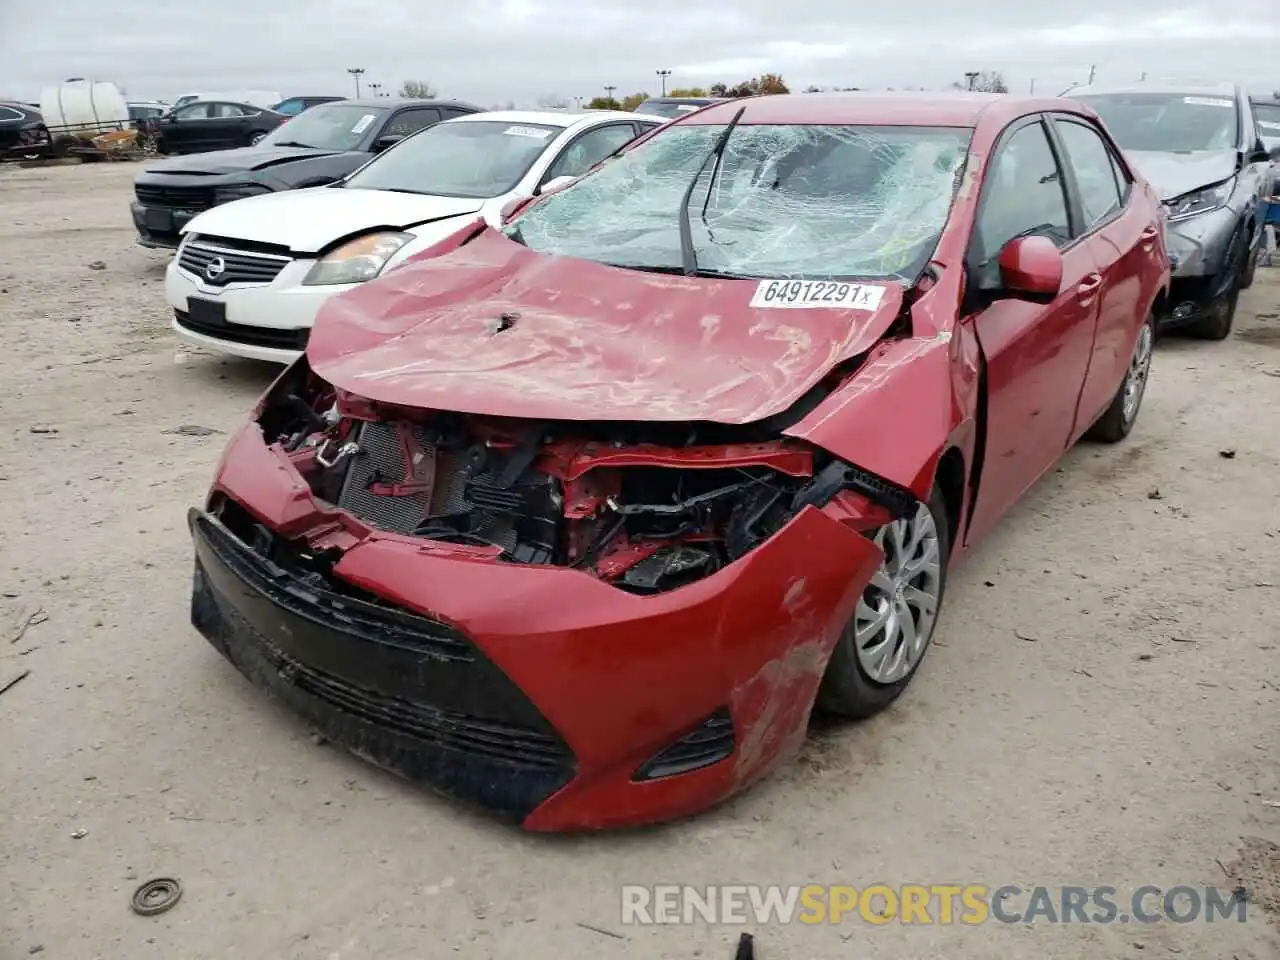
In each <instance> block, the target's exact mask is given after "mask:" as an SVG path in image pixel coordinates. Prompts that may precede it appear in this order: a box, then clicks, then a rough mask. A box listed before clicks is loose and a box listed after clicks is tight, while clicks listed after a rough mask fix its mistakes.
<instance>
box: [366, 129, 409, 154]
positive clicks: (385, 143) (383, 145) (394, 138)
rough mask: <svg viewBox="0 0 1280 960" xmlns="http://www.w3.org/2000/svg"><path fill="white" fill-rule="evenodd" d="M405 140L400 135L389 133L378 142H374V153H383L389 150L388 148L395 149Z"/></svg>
mask: <svg viewBox="0 0 1280 960" xmlns="http://www.w3.org/2000/svg"><path fill="white" fill-rule="evenodd" d="M403 139H404V137H402V136H401V135H400V134H398V133H389V134H387V135H386V136H385V137H379V138H378V139H377V140H375V141H373V152H374V153H381V152H382V151H383V150H385V149H387V147H394V146H395V145H396V144H397V143H399V142H400V141H401V140H403Z"/></svg>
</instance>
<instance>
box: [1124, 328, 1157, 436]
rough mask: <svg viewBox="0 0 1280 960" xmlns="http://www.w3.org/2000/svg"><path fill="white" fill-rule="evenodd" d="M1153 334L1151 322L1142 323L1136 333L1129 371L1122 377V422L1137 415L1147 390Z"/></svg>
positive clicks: (1153, 341)
mask: <svg viewBox="0 0 1280 960" xmlns="http://www.w3.org/2000/svg"><path fill="white" fill-rule="evenodd" d="M1154 343H1155V336H1154V335H1153V334H1152V332H1151V324H1149V323H1144V324H1143V325H1142V330H1141V331H1140V332H1139V333H1138V342H1137V344H1135V345H1134V348H1133V358H1132V359H1131V360H1130V361H1129V372H1128V373H1126V374H1125V378H1124V422H1125V423H1132V422H1133V418H1134V417H1136V416H1137V415H1138V407H1139V406H1140V405H1141V404H1142V395H1143V394H1144V393H1145V392H1146V390H1147V376H1148V375H1149V374H1150V373H1151V352H1152V347H1153V346H1154Z"/></svg>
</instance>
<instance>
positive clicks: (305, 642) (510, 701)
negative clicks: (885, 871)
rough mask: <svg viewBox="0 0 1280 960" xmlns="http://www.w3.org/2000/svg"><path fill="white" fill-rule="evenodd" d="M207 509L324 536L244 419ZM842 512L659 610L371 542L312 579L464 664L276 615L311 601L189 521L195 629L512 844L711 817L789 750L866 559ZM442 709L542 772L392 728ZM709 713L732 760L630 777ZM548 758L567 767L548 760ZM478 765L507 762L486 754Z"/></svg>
mask: <svg viewBox="0 0 1280 960" xmlns="http://www.w3.org/2000/svg"><path fill="white" fill-rule="evenodd" d="M215 494H216V495H217V496H218V497H221V496H225V497H227V498H228V499H230V500H232V501H234V502H235V503H237V504H239V505H241V506H242V507H243V508H244V509H246V510H247V511H248V512H249V513H250V514H252V515H254V517H255V518H256V521H260V526H261V527H262V528H263V530H262V535H264V536H266V537H268V538H270V537H284V536H286V535H287V537H288V538H289V539H290V540H292V541H293V542H305V541H306V538H307V537H308V536H309V533H308V531H309V530H313V529H314V530H317V531H322V530H323V529H325V528H326V527H327V528H328V529H332V527H333V521H334V517H335V508H333V507H331V506H329V505H328V504H323V503H320V502H318V501H316V500H315V499H314V498H313V497H312V495H311V492H310V490H309V489H308V488H307V487H306V485H305V483H303V482H302V481H301V478H299V477H298V476H297V474H296V473H295V472H294V471H292V469H291V468H290V467H289V466H288V464H287V459H286V458H285V457H284V455H283V454H282V453H281V454H278V455H277V452H276V451H273V450H271V449H268V448H267V447H266V445H265V444H264V443H263V441H262V435H261V431H260V429H259V428H258V427H257V425H256V424H251V425H249V426H248V427H246V428H245V429H244V430H243V431H241V432H240V433H239V434H238V435H237V436H236V437H235V438H233V440H232V442H231V445H230V447H229V449H228V450H227V452H226V454H225V456H224V461H223V466H222V469H221V470H220V474H219V478H218V481H217V483H216V484H215ZM837 514H838V511H833V512H832V513H828V512H826V508H824V510H821V511H820V510H816V509H814V508H812V507H809V508H805V509H804V510H803V511H802V512H801V513H800V514H798V515H797V516H796V517H795V518H794V519H793V520H792V521H791V522H790V523H789V524H788V525H787V526H786V527H784V528H783V529H782V530H781V531H779V532H778V533H777V534H775V535H774V536H773V537H772V538H771V539H769V540H768V541H766V542H765V543H763V544H762V545H760V546H759V547H757V548H756V549H755V550H754V551H752V552H751V553H749V554H747V555H746V556H745V557H743V558H741V559H740V560H738V561H736V562H734V563H732V564H730V565H729V566H727V567H725V568H724V569H722V570H720V571H719V572H717V573H715V574H713V575H711V576H709V577H707V578H705V579H703V580H700V581H697V582H696V583H693V584H690V585H688V586H685V587H682V588H680V589H678V590H673V591H670V592H668V593H664V594H658V595H655V596H637V595H634V594H630V593H627V592H625V591H622V590H619V589H617V588H615V587H612V586H610V585H608V584H606V583H604V582H602V581H600V580H597V579H595V578H594V577H591V576H589V575H588V574H586V573H583V572H581V571H578V570H572V569H568V568H564V567H549V566H538V565H530V564H520V563H505V562H499V561H492V560H477V559H476V558H475V556H474V555H460V554H458V553H457V552H455V551H451V550H449V549H447V547H446V548H445V549H438V548H436V547H433V546H432V545H431V544H429V543H427V542H425V541H423V540H421V539H416V538H414V537H411V536H402V535H399V534H392V533H380V532H375V533H371V534H369V535H368V536H366V537H365V538H363V539H362V540H360V542H358V543H356V544H355V545H354V546H352V547H351V548H350V549H348V550H346V552H345V553H344V554H343V555H342V557H341V559H340V560H338V562H337V563H336V564H335V565H334V567H333V571H332V575H331V578H330V580H329V581H328V582H330V583H332V584H338V585H345V586H347V587H350V588H356V589H359V590H361V591H363V592H365V593H366V594H368V595H372V596H375V597H377V598H378V599H379V601H380V604H379V608H380V609H382V610H384V611H386V610H389V611H393V612H395V613H397V614H398V615H410V611H412V616H413V617H414V619H415V621H421V620H422V619H426V620H429V621H431V622H434V623H435V624H436V625H437V627H439V626H440V625H442V624H444V625H447V627H443V628H441V629H447V630H449V631H451V636H452V637H453V638H454V639H455V641H457V642H458V644H459V645H460V646H459V647H458V649H467V650H470V651H472V656H473V660H474V663H473V664H472V666H471V667H467V668H465V669H464V667H463V666H460V665H458V664H456V663H452V662H445V661H442V660H441V659H440V658H439V657H436V656H434V655H433V654H431V653H430V652H426V651H423V650H422V649H421V642H420V641H419V640H414V641H413V642H402V641H400V640H396V639H395V638H394V637H393V636H391V635H390V634H388V633H387V632H386V631H383V632H382V633H379V634H377V635H376V636H373V637H370V636H369V635H368V634H367V632H366V631H364V630H363V629H356V630H354V631H353V630H352V629H351V627H350V623H351V620H350V617H347V618H346V619H343V617H342V616H335V614H334V612H333V611H332V610H320V609H317V608H312V609H311V611H310V612H309V613H306V614H305V615H304V614H303V613H301V612H299V611H298V610H294V609H291V608H290V604H294V602H295V599H296V597H297V596H298V595H299V593H301V594H304V595H316V594H317V588H316V586H315V585H314V584H306V585H302V586H298V584H297V583H295V582H292V581H291V579H290V575H288V574H287V573H286V572H285V571H282V570H279V569H278V568H277V569H275V570H272V569H271V568H272V567H273V566H274V564H270V563H269V562H268V563H266V564H264V563H263V562H262V560H261V558H260V556H259V558H258V559H256V560H255V555H254V549H253V548H251V547H249V546H248V545H247V544H246V543H245V542H244V540H242V539H238V537H236V536H232V537H230V538H229V543H228V542H226V538H223V540H221V541H220V540H219V539H218V537H219V531H221V530H225V529H226V528H224V527H221V526H220V525H219V524H217V523H216V522H215V521H212V520H211V519H210V518H208V517H206V516H205V515H203V514H202V513H199V512H194V513H193V515H192V530H193V535H194V536H195V540H196V557H197V568H196V582H195V590H194V598H193V606H192V617H193V621H194V623H195V625H196V627H197V628H198V629H199V630H200V631H201V632H202V633H203V634H204V635H205V636H206V637H208V638H209V640H210V641H211V642H212V643H213V644H214V646H216V647H217V648H218V649H219V650H221V651H222V652H223V653H224V654H225V655H226V656H227V657H228V659H230V660H231V661H232V662H233V663H234V664H235V665H236V666H237V667H238V668H239V669H240V670H241V671H242V672H243V673H245V675H246V676H248V677H249V678H250V679H251V680H252V681H253V682H254V683H256V684H258V685H259V686H262V687H264V688H266V689H268V690H270V691H271V692H273V693H274V694H275V695H276V696H278V697H280V698H281V699H282V700H284V701H285V702H286V703H288V704H289V705H290V706H291V707H292V708H293V709H295V710H296V711H297V712H299V713H301V714H302V715H304V716H305V717H306V718H307V719H308V720H310V721H311V722H312V723H314V724H316V725H317V726H318V727H319V728H320V729H321V730H322V731H323V732H324V733H325V735H326V736H328V737H329V738H330V739H332V740H334V741H335V742H337V743H339V744H342V745H344V746H346V747H347V748H349V749H351V750H352V751H353V752H355V753H357V754H359V755H361V756H363V757H366V758H368V759H370V760H373V761H374V762H376V763H378V764H380V765H382V766H384V767H386V768H389V769H391V770H393V771H395V772H397V773H399V774H401V775H403V776H406V777H408V778H410V779H413V780H418V781H421V782H424V783H427V784H429V785H431V786H432V787H434V788H435V789H437V790H438V791H440V792H442V793H445V794H447V795H448V796H451V797H454V798H457V799H460V800H464V801H468V802H470V803H474V804H479V805H480V806H482V807H484V808H486V809H489V810H491V811H494V812H495V813H499V814H504V815H507V816H512V817H515V818H517V819H520V820H521V822H522V824H523V825H524V826H525V827H526V828H528V829H534V830H572V829H594V828H605V827H617V826H624V825H638V824H643V823H651V822H656V821H661V820H666V819H670V818H673V817H680V816H685V815H688V814H691V813H695V812H697V811H699V810H703V809H705V808H707V807H710V806H712V805H714V804H716V803H718V802H720V801H721V800H723V799H725V798H727V797H728V796H730V795H732V794H733V793H736V792H737V791H739V790H741V789H743V788H744V787H746V786H748V785H749V784H751V783H752V782H754V781H755V780H757V779H759V778H760V777H761V776H763V775H764V774H765V773H767V772H768V771H769V770H770V769H771V768H772V767H773V766H774V765H775V764H776V763H778V762H779V761H780V760H782V759H784V758H786V757H788V756H790V755H791V754H792V753H793V752H794V751H795V750H796V749H798V748H799V746H800V744H801V743H802V742H803V739H804V736H805V733H806V730H807V724H808V719H809V714H810V711H811V708H812V705H813V701H814V697H815V695H816V693H817V688H818V684H819V681H820V680H821V678H822V674H823V671H824V670H825V667H826V662H827V659H828V658H829V656H830V653H831V649H832V647H833V646H834V644H835V642H836V639H837V638H838V636H839V635H840V632H841V630H842V628H843V627H844V625H845V623H847V621H848V619H849V617H850V616H851V615H852V612H853V607H854V605H855V603H856V602H857V598H858V597H859V596H860V595H861V593H862V590H863V588H864V587H865V584H866V583H867V582H868V580H869V579H870V578H871V576H872V574H873V573H874V571H875V569H876V565H877V564H878V563H879V560H880V551H879V549H878V548H877V547H875V545H874V544H873V543H871V541H870V540H868V539H867V538H866V537H864V536H862V535H861V534H859V533H857V532H855V531H854V530H853V529H851V528H850V526H848V525H846V523H845V522H842V519H843V518H841V517H838V516H837ZM845 516H847V515H845ZM211 531H212V532H211ZM317 535H319V534H317ZM255 536H256V534H255ZM255 565H256V569H257V570H258V571H259V572H258V573H255V572H254V570H255ZM295 587H297V589H296V590H295V589H294V588H295ZM322 593H323V591H321V594H322ZM321 606H323V604H322V605H321ZM300 616H301V617H302V619H303V620H305V621H306V623H305V624H303V623H299V622H298V620H297V618H298V617H300ZM357 619H358V618H357ZM357 626H358V624H357ZM475 664H481V665H483V669H480V668H478V667H476V668H474V669H473V667H474V665H475ZM491 671H492V672H491ZM495 676H496V677H497V679H495ZM387 704H390V705H391V706H393V707H394V708H395V711H398V713H395V714H394V715H393V714H392V713H390V712H388V711H389V709H390V708H389V707H388V708H386V709H384V705H387ZM375 706H376V707H377V709H376V710H375V709H374V707H375ZM442 712H443V713H444V714H446V715H447V716H448V718H449V719H448V724H451V725H453V727H457V728H459V729H463V730H464V732H466V731H473V730H475V729H476V727H475V725H476V724H488V725H490V727H492V728H493V729H494V730H499V729H500V730H501V731H503V732H502V733H501V736H503V737H506V736H515V737H517V739H518V741H519V744H520V745H521V746H520V749H521V750H525V751H527V750H530V749H533V747H532V746H529V745H531V744H533V745H535V746H536V745H540V746H538V747H537V748H538V749H540V750H542V751H543V753H542V754H540V761H539V762H545V760H546V758H548V757H553V759H554V760H555V765H553V766H548V767H546V768H545V769H542V770H541V771H540V772H533V773H531V772H528V770H527V769H526V768H527V767H528V764H527V763H526V764H524V765H523V766H522V765H521V764H522V762H523V761H520V759H519V757H516V758H515V759H512V755H511V752H510V750H509V744H508V743H507V741H502V742H500V743H499V742H497V741H492V740H491V741H490V742H487V743H486V744H485V745H483V749H481V750H479V752H480V753H481V754H484V755H483V756H480V757H479V758H477V756H476V753H477V748H476V747H475V738H474V737H471V734H470V733H468V736H469V737H471V739H469V740H466V741H465V742H463V741H459V740H457V739H455V740H454V741H452V742H451V743H450V744H447V745H445V744H443V743H442V742H441V740H440V738H439V736H438V735H437V733H436V732H434V731H435V730H436V729H437V727H438V726H439V724H437V725H436V727H433V726H432V725H431V724H429V723H427V722H426V721H425V720H415V723H414V725H412V726H411V725H409V724H407V723H405V722H404V720H403V716H404V715H405V714H411V715H412V716H413V717H415V718H421V717H425V716H436V715H438V714H441V713H442ZM726 714H727V715H728V717H729V718H731V721H732V731H731V734H732V739H731V741H730V742H729V744H728V749H727V752H725V753H723V754H722V755H719V756H718V757H717V758H716V759H714V760H713V761H712V762H709V763H706V764H704V765H701V766H698V767H697V768H696V769H687V768H686V769H673V766H672V765H671V764H670V763H668V765H667V766H666V768H665V769H666V770H667V771H668V773H667V775H662V776H657V777H653V778H646V777H645V776H643V775H641V774H639V773H638V771H641V770H642V769H644V768H646V765H648V764H650V763H651V762H652V761H654V759H655V757H659V756H665V757H668V758H669V757H670V756H671V752H670V751H671V750H672V748H673V747H676V746H677V745H679V744H683V745H685V747H686V748H688V750H692V749H694V747H696V746H698V745H700V744H703V743H705V742H706V741H705V739H703V740H698V737H699V736H701V735H702V734H703V733H706V734H707V735H708V736H709V735H710V732H711V731H715V730H723V720H716V718H723V717H724V716H725V715H726ZM713 720H715V723H712V721H713ZM441 722H444V721H441ZM468 725H470V726H468ZM535 735H536V736H535ZM537 737H541V738H544V739H541V740H539V739H537ZM695 740H696V741H697V744H694V746H693V747H691V746H690V744H692V743H693V742H694V741H695ZM561 744H562V745H563V747H564V749H565V750H566V751H567V752H565V753H559V754H557V753H554V750H553V745H561ZM555 749H559V748H558V747H556V748H555ZM682 749H683V748H682ZM495 750H497V751H506V752H505V753H503V754H502V757H500V758H498V759H494V751H495ZM688 750H686V752H685V753H684V754H683V755H684V756H686V757H687V756H688ZM486 751H487V752H486ZM676 752H677V753H679V752H680V750H677V751H676Z"/></svg>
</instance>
